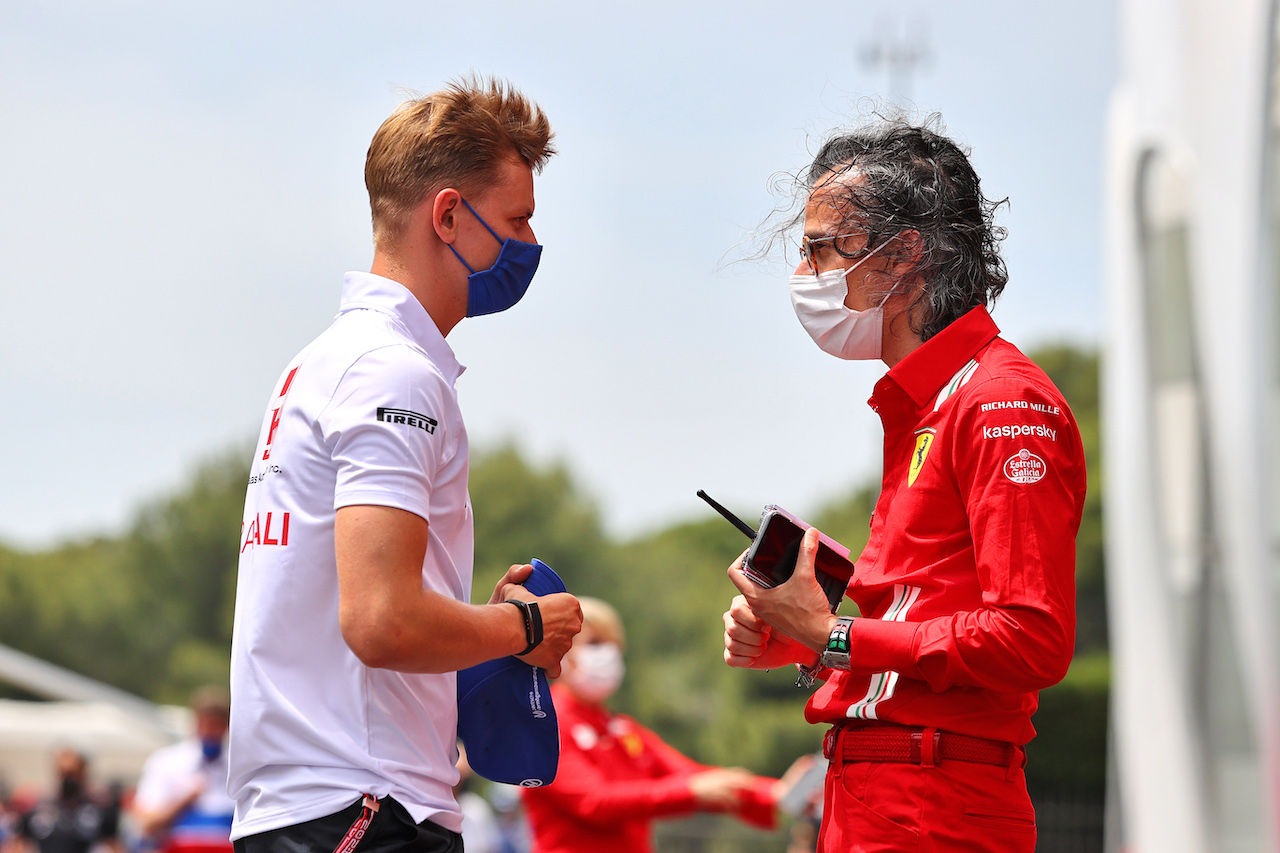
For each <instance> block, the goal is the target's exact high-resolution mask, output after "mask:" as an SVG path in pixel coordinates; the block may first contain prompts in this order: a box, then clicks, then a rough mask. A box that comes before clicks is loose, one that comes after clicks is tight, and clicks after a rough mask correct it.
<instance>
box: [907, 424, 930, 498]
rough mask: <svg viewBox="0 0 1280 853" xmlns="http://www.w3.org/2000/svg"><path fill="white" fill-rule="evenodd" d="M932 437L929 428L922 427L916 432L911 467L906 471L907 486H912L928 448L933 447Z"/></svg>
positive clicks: (927, 453)
mask: <svg viewBox="0 0 1280 853" xmlns="http://www.w3.org/2000/svg"><path fill="white" fill-rule="evenodd" d="M934 438H935V435H934V432H933V430H931V429H922V430H920V432H919V433H917V434H916V449H915V450H913V451H911V468H910V470H908V471H907V487H908V488H910V487H911V486H914V485H915V483H916V477H918V476H920V469H921V468H923V467H924V460H925V457H926V456H928V455H929V448H930V447H933V439H934Z"/></svg>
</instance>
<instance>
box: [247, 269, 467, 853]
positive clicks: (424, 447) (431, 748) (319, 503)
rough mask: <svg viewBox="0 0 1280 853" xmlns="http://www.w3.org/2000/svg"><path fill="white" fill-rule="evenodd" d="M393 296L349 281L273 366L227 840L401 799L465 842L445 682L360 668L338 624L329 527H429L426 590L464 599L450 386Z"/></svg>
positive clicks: (452, 702)
mask: <svg viewBox="0 0 1280 853" xmlns="http://www.w3.org/2000/svg"><path fill="white" fill-rule="evenodd" d="M462 370H463V368H462V366H461V365H459V364H458V362H457V360H456V359H455V358H454V355H453V350H451V349H450V348H449V345H448V344H447V343H446V342H445V339H444V337H443V336H442V335H441V334H440V332H439V330H438V329H437V328H436V326H435V324H434V322H433V321H432V320H431V317H430V316H429V315H428V314H427V312H426V310H425V309H424V308H423V307H422V304H421V303H420V302H418V300H417V299H416V298H415V297H414V296H413V294H411V293H410V292H409V291H408V290H406V289H405V288H404V287H403V286H402V285H400V284H398V283H396V282H394V281H391V280H390V279H386V278H382V277H380V276H376V275H372V274H370V273H360V272H351V273H347V275H346V279H345V281H344V284H343V289H342V307H341V310H340V311H339V313H338V316H337V317H336V318H335V319H334V321H333V324H332V325H331V326H330V327H329V328H328V329H327V330H326V331H325V332H324V333H323V334H321V335H320V337H318V338H316V339H315V340H314V341H313V342H312V343H311V344H310V345H309V346H308V347H307V348H306V349H304V350H303V351H302V352H301V353H300V354H299V355H298V356H297V357H296V358H294V360H293V361H292V362H291V363H290V364H289V366H288V367H287V368H285V370H284V373H283V374H282V375H281V377H280V379H279V380H278V381H277V382H276V385H275V389H274V391H273V393H272V396H271V402H270V404H269V405H268V406H267V413H266V416H265V417H264V418H263V423H262V433H261V435H260V437H259V439H258V446H257V449H256V450H255V451H254V458H253V467H252V468H251V469H250V472H249V489H248V496H247V498H246V499H245V509H244V522H243V527H242V530H241V535H240V569H239V578H238V582H237V588H236V613H235V631H234V638H233V640H232V644H231V694H232V703H231V732H230V740H229V749H228V751H229V754H230V755H229V758H230V776H229V779H228V783H227V787H228V791H229V792H230V794H231V796H232V797H234V798H235V800H236V814H235V822H234V824H233V827H232V831H231V837H232V838H233V839H235V838H240V837H243V836H246V835H253V834H256V833H259V832H264V831H266V830H269V829H276V828H279V827H283V826H290V825H293V824H296V823H301V822H303V821H307V820H312V819H314V818H318V817H323V816H325V815H329V814H332V813H334V812H336V811H339V810H341V809H343V808H345V807H347V806H349V805H350V804H351V803H353V802H355V801H356V800H357V799H359V797H360V795H361V794H366V793H367V794H373V795H375V796H378V797H383V796H387V795H390V796H392V797H395V798H396V800H398V801H399V802H400V803H401V804H403V805H404V807H405V808H406V809H408V811H409V814H410V815H412V816H413V818H414V820H416V821H422V820H425V819H427V818H430V819H431V820H432V821H433V822H435V823H437V824H439V825H441V826H444V827H446V828H448V829H451V830H454V831H455V832H456V831H459V830H460V829H461V823H462V822H461V815H460V813H459V810H458V806H457V804H456V802H455V801H454V798H453V792H452V790H451V789H452V786H453V784H454V783H455V782H456V781H457V778H458V774H457V771H456V770H455V769H454V766H453V763H454V760H455V751H456V732H457V686H456V676H455V674H454V673H445V674H417V673H401V672H393V671H391V670H386V669H370V668H369V667H366V666H365V665H364V664H362V663H361V662H360V660H359V659H358V658H357V657H356V656H355V655H354V654H353V653H352V652H351V650H350V649H349V648H348V647H347V644H346V642H345V641H344V640H343V638H342V635H341V633H340V631H339V628H338V577H337V563H336V560H335V558H334V542H333V526H334V514H335V512H336V510H337V509H338V508H340V507H344V506H351V505H356V504H374V505H379V506H390V507H397V508H399V509H404V510H408V511H410V512H413V513H416V514H418V515H420V516H422V517H423V518H425V519H427V521H428V523H429V527H428V530H429V538H428V542H427V553H426V558H425V560H424V561H423V567H422V585H423V587H424V588H426V589H431V590H434V591H436V592H439V593H442V594H444V595H448V596H451V597H452V598H455V599H458V600H461V601H467V600H469V598H470V590H471V568H472V557H473V546H474V539H473V533H472V519H471V500H470V497H469V496H468V493H467V435H466V431H465V429H464V428H463V424H462V415H461V412H459V410H458V400H457V394H456V391H455V389H454V383H455V381H456V380H457V378H458V376H459V375H460V374H461V373H462Z"/></svg>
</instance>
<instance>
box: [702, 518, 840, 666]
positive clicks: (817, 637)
mask: <svg viewBox="0 0 1280 853" xmlns="http://www.w3.org/2000/svg"><path fill="white" fill-rule="evenodd" d="M817 555H818V530H817V528H814V527H810V528H809V529H808V530H806V531H805V534H804V538H803V539H802V540H800V555H799V558H798V559H797V560H796V570H795V573H794V574H792V575H791V577H790V578H789V579H788V580H787V582H786V583H783V584H779V585H778V586H776V587H774V588H772V589H767V588H765V587H762V586H760V585H759V584H757V583H756V582H755V581H753V580H751V578H749V577H747V576H746V575H744V574H743V573H742V560H738V561H737V562H735V563H734V564H733V565H731V566H729V570H728V573H729V580H731V581H733V585H734V586H736V587H737V588H738V592H740V593H742V598H743V599H744V601H745V604H746V608H747V610H749V611H750V613H751V615H752V616H754V617H755V619H757V620H759V621H761V622H763V623H764V624H765V625H767V626H768V627H770V628H772V629H774V631H775V632H777V631H780V632H782V633H783V634H785V635H787V638H789V639H791V640H793V641H795V642H798V643H799V644H800V645H803V646H805V647H807V648H809V649H810V650H811V651H814V652H821V651H822V649H823V648H825V647H826V645H827V638H828V637H829V636H830V635H831V628H832V626H834V625H835V623H836V617H835V614H833V613H832V612H831V610H830V604H829V603H828V602H827V596H826V594H825V593H824V592H823V591H822V587H820V586H819V585H818V580H817V578H816V577H815V575H814V561H815V560H816V559H817ZM745 558H746V555H745V553H744V554H743V559H745ZM736 603H737V602H736V600H735V604H736ZM730 613H733V610H732V609H731V610H730ZM735 621H736V620H735ZM743 624H744V625H745V627H747V628H749V629H751V630H756V631H757V633H758V629H756V628H755V627H754V626H753V625H752V624H751V620H747V621H746V622H745V623H743ZM727 625H728V621H727V614H726V626H727ZM726 638H727V632H726ZM739 639H741V640H743V641H745V642H748V644H750V643H749V640H750V637H749V635H748V634H746V633H744V632H739ZM725 660H726V661H728V646H727V645H726V653H725ZM812 660H813V656H812V655H810V656H809V660H808V661H806V662H812ZM730 665H731V666H732V665H734V664H732V663H731V664H730ZM737 665H739V666H740V665H742V664H737ZM752 666H753V667H755V668H757V669H758V668H761V667H759V666H758V665H756V664H752ZM765 668H767V667H765Z"/></svg>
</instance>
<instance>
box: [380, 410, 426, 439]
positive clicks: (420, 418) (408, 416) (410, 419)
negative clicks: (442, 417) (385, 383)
mask: <svg viewBox="0 0 1280 853" xmlns="http://www.w3.org/2000/svg"><path fill="white" fill-rule="evenodd" d="M378 420H380V421H382V422H383V423H388V424H404V425H405V426H411V427H417V428H418V429H420V430H422V431H424V432H429V433H431V434H433V435H434V434H435V431H436V426H437V425H438V424H437V421H436V419H435V418H429V417H427V416H426V415H420V414H418V413H417V412H411V411H409V410H408V409H388V408H384V407H383V406H379V407H378Z"/></svg>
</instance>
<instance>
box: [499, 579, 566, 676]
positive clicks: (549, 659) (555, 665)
mask: <svg viewBox="0 0 1280 853" xmlns="http://www.w3.org/2000/svg"><path fill="white" fill-rule="evenodd" d="M511 597H512V598H519V599H522V600H524V601H536V602H538V611H539V612H540V613H541V615H542V642H541V643H538V645H537V646H536V647H535V648H534V650H533V651H531V652H529V654H527V655H522V656H521V657H520V660H522V661H524V662H525V663H527V664H530V665H532V666H540V667H542V668H543V669H545V670H546V671H547V677H548V678H559V677H560V662H561V661H562V660H563V659H564V656H565V655H566V654H567V653H568V651H569V647H570V646H572V645H573V638H574V637H576V636H577V635H578V632H579V631H581V630H582V608H581V607H580V606H579V605H578V599H576V598H574V597H573V596H572V595H570V594H569V593H567V592H555V593H552V594H551V595H544V596H542V597H541V598H538V597H536V596H534V595H531V594H530V593H529V592H528V591H527V590H525V589H524V588H523V587H521V588H520V592H513V593H512V595H511Z"/></svg>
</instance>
